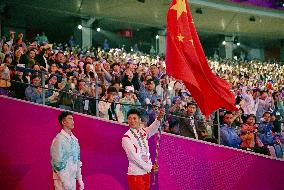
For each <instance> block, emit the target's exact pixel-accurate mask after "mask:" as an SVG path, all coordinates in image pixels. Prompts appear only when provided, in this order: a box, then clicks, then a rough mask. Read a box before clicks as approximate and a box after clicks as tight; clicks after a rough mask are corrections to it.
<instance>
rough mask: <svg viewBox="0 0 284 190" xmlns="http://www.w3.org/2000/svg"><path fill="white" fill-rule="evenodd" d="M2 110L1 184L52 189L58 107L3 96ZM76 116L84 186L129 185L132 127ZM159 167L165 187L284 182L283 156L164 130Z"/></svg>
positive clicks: (25, 189) (30, 189)
mask: <svg viewBox="0 0 284 190" xmlns="http://www.w3.org/2000/svg"><path fill="white" fill-rule="evenodd" d="M0 113H1V117H0V189H5V190H10V189H13V190H14V189H17V190H21V189H23V190H38V189H41V190H45V189H46V190H50V189H53V184H52V171H51V166H50V156H49V147H50V144H51V141H52V139H53V138H54V136H55V135H56V134H57V133H58V132H59V131H60V130H61V128H60V126H59V125H58V122H57V116H58V114H59V110H56V109H50V108H48V107H43V106H37V105H33V104H30V103H23V102H20V101H17V100H12V99H7V98H3V97H0ZM74 120H75V129H74V134H75V135H76V136H77V137H78V139H79V142H80V145H81V159H82V161H83V169H82V172H83V180H84V182H85V187H86V188H85V189H86V190H90V189H91V190H92V189H103V190H107V189H111V190H120V189H127V181H126V172H127V159H126V156H125V155H124V152H123V149H122V148H121V137H122V135H123V134H124V133H125V131H127V129H128V128H127V127H126V126H123V125H117V124H113V123H110V122H105V121H102V120H96V119H94V118H91V117H84V116H82V115H77V114H75V115H74ZM151 149H152V152H153V150H154V144H153V142H152V147H151ZM152 155H154V154H152ZM159 166H160V167H159V168H160V169H159V175H158V185H159V189H161V190H171V189H173V190H174V189H184V190H188V189H258V190H261V189H265V190H267V189H283V187H284V182H283V180H282V179H283V174H282V173H283V171H284V163H283V162H282V161H278V160H272V159H269V158H265V157H262V156H256V155H253V154H248V153H244V152H242V151H236V150H232V149H229V148H224V147H218V146H212V145H208V144H205V143H200V142H196V141H192V140H188V139H184V138H179V137H178V138H177V137H175V136H172V135H165V134H164V135H162V140H161V149H160V153H159ZM152 189H158V187H152Z"/></svg>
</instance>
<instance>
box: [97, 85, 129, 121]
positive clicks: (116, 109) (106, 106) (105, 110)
mask: <svg viewBox="0 0 284 190" xmlns="http://www.w3.org/2000/svg"><path fill="white" fill-rule="evenodd" d="M115 96H117V91H116V89H115V88H114V87H109V88H108V89H107V94H106V97H105V98H103V99H102V101H100V102H99V112H100V116H101V117H102V118H105V119H108V120H112V121H118V122H120V123H122V122H123V121H124V118H123V113H122V112H121V108H120V105H119V104H116V102H115Z"/></svg>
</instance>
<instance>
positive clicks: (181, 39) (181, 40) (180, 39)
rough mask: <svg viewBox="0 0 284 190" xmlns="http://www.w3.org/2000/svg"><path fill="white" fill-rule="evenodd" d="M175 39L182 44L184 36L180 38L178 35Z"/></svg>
mask: <svg viewBox="0 0 284 190" xmlns="http://www.w3.org/2000/svg"><path fill="white" fill-rule="evenodd" d="M177 38H178V41H180V42H183V38H184V36H182V35H181V34H179V35H178V36H177Z"/></svg>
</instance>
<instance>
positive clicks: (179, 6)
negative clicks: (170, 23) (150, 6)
mask: <svg viewBox="0 0 284 190" xmlns="http://www.w3.org/2000/svg"><path fill="white" fill-rule="evenodd" d="M185 3H186V0H177V2H176V4H174V5H173V6H172V7H171V9H174V10H176V11H177V20H178V19H179V17H180V16H181V14H182V13H183V12H185V13H186V12H187V11H186V4H185Z"/></svg>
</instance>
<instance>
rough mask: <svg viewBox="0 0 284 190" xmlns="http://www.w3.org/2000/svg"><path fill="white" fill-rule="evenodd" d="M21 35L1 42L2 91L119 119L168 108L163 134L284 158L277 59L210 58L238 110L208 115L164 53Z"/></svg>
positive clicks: (150, 117) (283, 78)
mask: <svg viewBox="0 0 284 190" xmlns="http://www.w3.org/2000/svg"><path fill="white" fill-rule="evenodd" d="M23 37H24V36H23V34H21V33H20V34H18V35H17V36H15V33H13V32H11V33H10V37H9V38H7V39H6V38H4V37H3V38H2V40H1V44H0V49H1V52H0V63H1V66H0V94H1V95H6V96H11V97H15V98H18V99H22V100H28V101H31V102H35V103H40V104H43V103H44V104H46V105H50V106H54V107H59V108H62V109H66V110H72V111H76V112H80V113H85V114H90V115H98V116H99V117H102V118H105V119H108V120H113V121H117V122H120V123H126V122H127V117H126V115H127V112H128V111H129V110H130V109H131V108H133V107H135V108H139V109H140V110H141V113H142V115H143V119H144V121H145V125H148V126H149V125H150V124H151V123H152V122H153V121H154V118H155V117H156V114H157V113H158V110H159V108H160V107H165V108H166V112H167V114H166V116H165V118H164V122H163V130H164V131H165V132H169V133H174V134H177V135H182V136H185V137H190V138H195V139H200V140H204V141H209V142H213V143H218V141H220V143H221V144H222V145H226V146H230V147H234V148H240V149H244V150H248V151H253V152H257V153H262V154H266V155H270V156H274V157H277V158H283V150H284V145H283V144H284V134H283V118H284V104H283V100H284V66H283V64H281V63H279V62H278V63H276V62H272V63H271V62H263V61H258V60H253V61H240V60H221V59H215V60H214V59H208V63H209V65H210V67H211V69H212V71H213V72H214V73H215V74H217V75H218V76H220V77H221V78H223V79H225V80H227V81H228V82H229V83H230V84H231V87H232V88H231V90H232V92H233V93H234V94H235V97H236V106H237V107H238V108H239V111H236V112H231V111H227V110H224V109H220V110H218V111H216V112H215V113H212V115H211V116H210V118H209V119H205V118H204V116H203V115H202V113H201V112H200V110H199V109H198V106H197V105H196V103H195V102H194V100H193V98H192V97H191V94H190V92H189V91H188V90H187V89H186V88H185V86H184V85H183V83H182V81H179V80H175V79H174V78H172V77H170V76H168V75H167V74H166V65H165V61H164V59H163V58H162V57H159V56H153V55H150V54H144V53H141V52H139V51H138V49H135V50H134V51H131V52H126V51H125V50H124V49H123V48H122V49H118V48H109V45H108V44H107V45H106V44H104V45H103V47H102V48H100V47H98V48H93V47H92V48H89V49H82V48H80V47H79V46H76V45H75V43H74V41H71V40H70V41H69V44H66V45H62V44H49V42H48V38H47V37H46V36H45V35H44V34H43V35H42V36H39V35H38V36H36V37H35V39H34V40H33V41H30V42H24V40H23ZM96 91H97V92H96ZM96 95H97V97H98V98H97V99H96ZM97 112H98V113H97ZM219 125H220V130H219V131H218V129H219V127H218V126H219ZM219 136H220V139H219V138H218V137H219Z"/></svg>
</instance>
